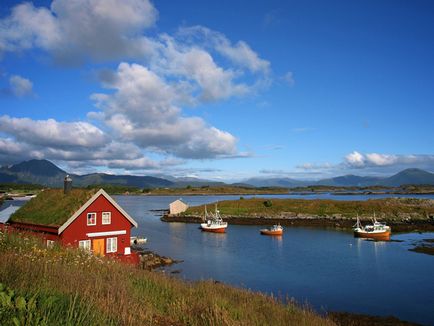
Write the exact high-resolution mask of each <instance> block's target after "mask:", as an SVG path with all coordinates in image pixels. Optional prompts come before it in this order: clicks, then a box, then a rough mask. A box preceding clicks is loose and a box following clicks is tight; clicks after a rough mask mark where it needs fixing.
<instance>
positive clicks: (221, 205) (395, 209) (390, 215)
mask: <svg viewBox="0 0 434 326" xmlns="http://www.w3.org/2000/svg"><path fill="white" fill-rule="evenodd" d="M267 202H270V204H268V205H267V204H265V203H267ZM212 206H213V205H212V204H208V210H209V207H212ZM218 209H219V210H220V213H221V214H222V215H223V216H234V217H237V216H242V217H258V216H267V217H276V218H279V217H284V216H292V217H297V216H302V215H309V216H318V217H326V216H336V215H340V216H341V217H342V218H355V217H356V216H357V215H359V216H360V217H361V218H362V219H363V218H366V219H370V218H371V217H372V216H373V214H374V213H376V216H377V217H380V218H384V219H391V220H393V219H401V218H402V217H408V216H411V217H412V218H414V219H427V216H429V215H432V214H434V201H433V200H424V199H414V198H405V199H404V198H402V199H398V198H390V199H375V200H372V199H371V200H366V201H344V200H342V201H340V200H323V199H316V200H315V199H314V200H310V199H273V200H272V201H264V199H261V198H251V199H244V200H225V201H220V202H218ZM203 212H204V206H196V207H190V208H189V209H188V210H187V211H186V212H185V213H184V214H185V215H203Z"/></svg>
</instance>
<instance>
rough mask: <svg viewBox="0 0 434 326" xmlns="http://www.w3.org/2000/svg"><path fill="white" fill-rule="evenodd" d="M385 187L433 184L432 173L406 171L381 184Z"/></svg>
mask: <svg viewBox="0 0 434 326" xmlns="http://www.w3.org/2000/svg"><path fill="white" fill-rule="evenodd" d="M381 184H382V185H385V186H391V187H393V186H400V185H405V184H430V185H433V184H434V173H430V172H427V171H424V170H421V169H406V170H403V171H401V172H399V173H397V174H395V175H392V176H391V177H389V178H386V179H384V180H383V181H382V182H381Z"/></svg>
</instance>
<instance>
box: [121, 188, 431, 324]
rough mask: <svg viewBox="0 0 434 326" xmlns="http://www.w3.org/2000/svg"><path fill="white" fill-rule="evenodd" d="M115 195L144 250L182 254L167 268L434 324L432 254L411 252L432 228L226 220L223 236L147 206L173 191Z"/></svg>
mask: <svg viewBox="0 0 434 326" xmlns="http://www.w3.org/2000/svg"><path fill="white" fill-rule="evenodd" d="M245 197H247V196H245ZM267 197H270V196H267ZM272 197H280V196H272ZM335 197H336V196H333V198H335ZM342 197H345V199H349V198H348V197H350V198H352V199H354V197H353V196H342ZM235 198H239V196H192V197H183V200H184V201H185V202H187V203H188V204H190V205H199V204H203V203H210V202H214V201H216V200H223V199H235ZM303 198H306V196H303ZM376 198H378V197H376ZM115 199H116V201H117V202H118V203H119V204H120V205H121V206H122V207H123V208H124V209H125V210H126V211H128V213H129V214H131V216H133V218H135V219H136V221H137V222H138V223H139V228H138V229H134V230H133V234H135V235H143V236H146V237H147V238H148V244H147V248H149V249H150V250H153V251H156V252H158V253H159V254H161V255H166V256H169V257H172V258H175V259H182V260H184V262H183V263H181V264H177V265H174V266H173V267H172V269H177V270H181V274H179V275H180V277H183V278H186V279H189V280H200V279H214V280H218V281H222V282H225V283H229V284H232V285H235V286H242V287H245V288H250V289H253V290H258V291H263V292H266V293H274V294H275V295H281V296H283V297H293V298H295V299H296V300H297V301H298V302H299V303H305V302H307V303H309V304H310V305H311V306H313V307H314V308H315V309H316V310H317V311H320V312H321V311H323V310H337V311H348V312H355V313H364V314H371V315H394V316H396V317H399V318H402V319H404V320H409V321H414V322H418V323H423V324H434V280H433V275H434V257H433V256H429V255H424V254H419V253H415V252H411V251H408V249H409V248H411V247H412V243H414V242H415V241H417V240H418V239H425V238H434V233H425V234H417V233H408V234H398V235H393V236H392V239H393V240H402V241H403V242H387V243H386V242H373V241H367V240H361V239H355V238H353V236H352V233H351V232H343V231H335V230H330V229H320V228H302V227H294V228H287V229H286V230H285V234H284V236H283V237H281V238H273V237H266V236H261V235H260V234H259V229H260V227H259V226H238V225H230V226H229V228H228V230H227V233H226V234H211V233H205V232H201V231H200V230H199V229H198V226H197V225H195V224H184V223H164V222H161V221H160V219H159V216H157V215H155V214H156V213H155V212H150V210H152V209H162V208H167V207H168V204H169V203H170V202H172V201H173V200H175V199H178V197H176V196H161V197H146V196H115Z"/></svg>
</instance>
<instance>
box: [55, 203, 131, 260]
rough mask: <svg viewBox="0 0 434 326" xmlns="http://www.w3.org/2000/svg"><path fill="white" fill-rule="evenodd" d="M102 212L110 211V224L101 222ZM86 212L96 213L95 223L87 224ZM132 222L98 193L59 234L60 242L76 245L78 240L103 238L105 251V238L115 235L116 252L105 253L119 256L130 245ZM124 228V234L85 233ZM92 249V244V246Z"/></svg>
mask: <svg viewBox="0 0 434 326" xmlns="http://www.w3.org/2000/svg"><path fill="white" fill-rule="evenodd" d="M102 212H111V224H109V225H103V224H102ZM87 213H96V225H93V226H88V225H87ZM131 227H132V224H131V223H130V222H129V221H128V220H127V218H126V217H124V216H123V215H122V213H121V212H119V211H118V210H117V209H116V207H114V206H113V205H112V204H111V203H110V202H109V201H108V200H107V199H106V198H105V197H104V196H103V195H100V196H99V197H98V198H97V199H96V200H95V201H94V202H93V203H92V204H91V205H90V206H89V207H88V208H87V209H86V210H85V211H84V212H82V213H81V214H80V216H79V217H77V218H76V219H75V221H74V222H72V223H71V224H70V225H69V226H68V227H67V228H66V229H65V230H64V231H63V232H62V234H61V235H60V238H61V242H62V244H64V245H72V246H74V247H78V242H79V241H80V240H91V243H92V244H91V246H92V245H93V242H92V240H94V239H104V252H105V251H106V246H107V241H106V239H107V238H114V237H117V239H118V241H117V242H118V246H117V247H118V248H117V252H116V253H105V255H107V256H120V255H124V252H125V248H126V247H130V235H131ZM121 230H126V231H127V233H126V234H122V235H110V236H104V237H92V238H89V237H88V236H87V235H86V234H87V233H94V232H111V231H121ZM92 249H93V246H92Z"/></svg>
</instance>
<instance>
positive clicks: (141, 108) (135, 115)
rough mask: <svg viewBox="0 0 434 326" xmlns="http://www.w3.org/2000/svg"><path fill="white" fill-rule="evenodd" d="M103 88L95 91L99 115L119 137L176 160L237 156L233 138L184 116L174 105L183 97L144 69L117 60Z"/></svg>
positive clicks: (201, 121) (199, 119)
mask: <svg viewBox="0 0 434 326" xmlns="http://www.w3.org/2000/svg"><path fill="white" fill-rule="evenodd" d="M105 87H107V88H109V89H114V90H115V92H114V93H112V94H94V95H93V96H92V99H93V100H94V101H95V104H96V107H97V108H99V109H101V110H102V111H101V112H99V113H97V114H92V116H93V117H97V118H99V119H102V121H103V122H104V123H105V124H106V125H107V126H109V127H110V128H111V129H112V131H113V132H114V133H115V134H116V135H117V136H118V137H119V138H120V139H122V140H123V141H128V142H133V143H134V144H136V145H138V146H140V147H141V148H144V149H149V150H154V151H162V152H165V153H169V154H173V155H175V156H178V157H181V158H198V159H203V158H217V157H219V156H223V155H233V154H236V138H235V137H234V136H232V135H231V134H230V133H228V132H225V131H222V130H219V129H217V128H215V127H212V126H209V125H208V124H207V123H206V122H205V121H204V120H203V119H201V118H198V117H183V116H182V115H181V109H180V108H179V107H178V106H177V105H176V104H177V102H178V101H179V100H180V98H181V97H182V96H179V94H178V92H177V89H176V88H174V87H173V86H172V85H170V84H168V83H167V82H165V81H164V80H163V79H161V78H160V77H159V76H158V75H156V74H155V73H153V72H152V71H150V70H149V69H148V68H146V67H144V66H142V65H138V64H128V63H121V64H120V65H119V67H118V69H117V71H116V73H115V74H114V76H112V77H111V78H110V79H109V80H106V81H105Z"/></svg>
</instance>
